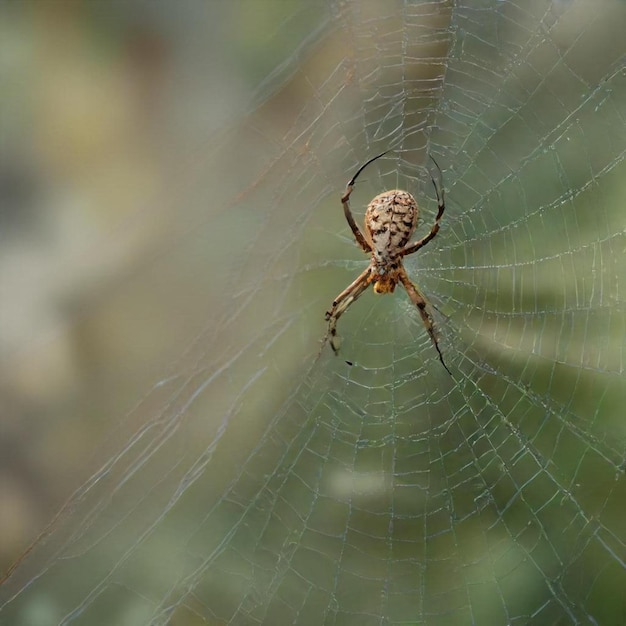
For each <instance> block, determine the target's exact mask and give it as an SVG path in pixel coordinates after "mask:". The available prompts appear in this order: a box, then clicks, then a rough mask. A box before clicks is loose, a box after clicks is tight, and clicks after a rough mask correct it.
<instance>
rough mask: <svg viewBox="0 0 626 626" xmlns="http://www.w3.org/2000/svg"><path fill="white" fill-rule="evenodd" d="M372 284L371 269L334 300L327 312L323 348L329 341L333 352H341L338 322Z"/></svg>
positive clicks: (364, 272)
mask: <svg viewBox="0 0 626 626" xmlns="http://www.w3.org/2000/svg"><path fill="white" fill-rule="evenodd" d="M370 282H371V274H370V268H369V267H368V268H367V269H366V270H364V271H363V272H362V273H361V274H360V275H359V277H358V278H357V279H356V280H355V281H354V282H353V283H352V284H350V285H349V286H348V287H347V288H346V289H344V290H343V291H342V292H341V293H340V294H339V295H338V296H337V297H336V298H335V299H334V300H333V305H332V307H331V309H330V311H326V321H327V322H328V330H327V331H326V335H325V336H324V339H323V340H322V347H321V348H320V352H321V351H322V349H323V348H324V345H325V344H326V342H327V341H328V342H329V343H330V347H331V348H332V349H333V352H334V353H335V354H337V353H338V352H339V337H338V336H337V321H338V320H339V318H340V317H341V316H342V315H343V313H345V311H346V310H347V309H348V307H349V306H350V305H351V304H352V303H353V302H354V301H355V300H356V299H357V298H358V297H359V296H360V295H361V294H362V293H363V292H364V291H365V290H366V289H367V288H368V287H369V284H370Z"/></svg>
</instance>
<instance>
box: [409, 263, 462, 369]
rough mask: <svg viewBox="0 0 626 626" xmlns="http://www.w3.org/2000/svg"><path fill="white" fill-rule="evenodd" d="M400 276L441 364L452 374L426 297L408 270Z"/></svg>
mask: <svg viewBox="0 0 626 626" xmlns="http://www.w3.org/2000/svg"><path fill="white" fill-rule="evenodd" d="M398 276H399V278H400V281H401V282H402V284H403V285H404V288H405V289H406V292H407V293H408V294H409V298H410V299H411V302H412V303H413V304H414V305H415V306H416V307H417V310H418V311H419V314H420V315H421V317H422V322H424V326H426V330H427V331H428V334H429V336H430V339H431V341H432V342H433V345H434V346H435V349H436V350H437V354H439V360H440V361H441V364H442V365H443V366H444V367H445V368H446V372H448V374H450V376H452V372H451V371H450V370H449V369H448V366H447V365H446V364H445V362H444V360H443V354H442V353H441V349H440V348H439V342H438V341H437V335H436V333H435V322H434V320H433V317H432V315H431V314H430V312H429V311H428V308H427V303H426V299H425V298H424V296H423V295H422V294H421V293H420V290H419V289H418V288H417V287H416V286H415V285H414V284H413V283H412V282H411V279H410V278H409V277H408V276H407V273H406V270H404V268H402V270H401V271H400V273H399V275H398Z"/></svg>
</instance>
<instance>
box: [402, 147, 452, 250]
mask: <svg viewBox="0 0 626 626" xmlns="http://www.w3.org/2000/svg"><path fill="white" fill-rule="evenodd" d="M430 158H431V159H433V157H432V156H431V157H430ZM433 162H434V163H435V165H436V166H437V169H438V170H439V176H440V178H441V182H442V186H441V194H439V187H437V183H436V182H435V179H434V178H433V177H432V174H431V177H430V180H431V181H432V183H433V187H434V188H435V194H436V195H437V207H438V209H439V210H438V211H437V217H436V218H435V223H434V224H433V227H432V228H431V229H430V232H429V233H428V235H426V236H425V237H422V238H421V239H420V240H419V241H416V242H414V243H412V244H410V245H408V246H406V247H405V248H404V250H403V251H402V256H406V255H407V254H413V253H414V252H417V251H418V250H419V249H420V248H423V247H424V246H425V245H426V244H427V243H428V242H429V241H430V240H431V239H434V238H435V236H436V235H437V233H438V232H439V222H440V221H441V218H442V216H443V212H444V211H445V210H446V202H445V198H444V190H443V174H442V173H441V168H440V167H439V165H438V163H437V161H435V159H433Z"/></svg>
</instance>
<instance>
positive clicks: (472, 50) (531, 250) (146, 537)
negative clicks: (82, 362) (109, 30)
mask: <svg viewBox="0 0 626 626" xmlns="http://www.w3.org/2000/svg"><path fill="white" fill-rule="evenodd" d="M182 6H185V5H182ZM270 6H273V5H272V4H271V3H268V4H267V7H268V10H269V8H270ZM284 7H288V8H283V11H285V12H286V14H285V15H283V17H284V19H283V20H279V21H277V22H274V23H272V24H271V28H268V32H269V35H267V36H268V39H269V40H271V41H273V42H276V41H280V42H283V41H284V44H281V45H284V47H283V48H282V56H281V57H280V58H279V59H274V60H273V62H272V63H273V66H272V67H271V68H268V69H267V70H265V76H266V78H265V80H264V81H263V82H262V84H261V85H260V86H259V87H258V88H257V90H256V91H255V94H254V97H252V98H250V97H249V98H248V99H247V102H248V103H249V109H248V110H247V111H243V110H237V111H235V112H230V113H229V115H230V122H229V125H228V128H227V129H226V130H222V131H219V132H216V133H213V134H212V135H211V141H210V143H208V144H207V146H208V147H203V150H206V153H205V154H203V155H202V156H201V157H198V158H197V159H195V161H194V167H193V171H192V172H191V173H189V172H184V175H185V178H184V179H183V172H182V170H184V169H185V168H178V169H176V170H174V171H175V173H176V176H180V177H181V180H180V181H176V202H175V203H173V202H172V203H170V204H167V203H164V205H165V206H164V208H162V212H163V214H164V215H165V217H164V218H163V219H164V220H169V221H168V224H169V225H170V230H169V231H168V232H167V235H166V236H164V237H163V239H162V241H161V244H160V246H159V247H158V249H157V251H156V254H152V255H151V256H150V258H149V262H146V263H145V264H143V265H142V266H141V267H140V268H139V269H135V270H134V272H133V273H132V274H129V276H128V277H127V282H128V284H127V285H125V287H124V289H125V290H128V291H129V292H132V290H133V289H135V288H136V286H137V285H140V284H141V285H145V284H146V283H147V282H150V281H151V280H155V281H156V280H157V279H156V278H155V276H158V277H159V280H158V281H157V282H158V287H157V286H155V287H154V288H153V293H154V301H156V303H157V304H156V306H155V308H157V309H159V308H167V306H168V304H167V303H168V302H170V301H171V300H174V299H176V300H178V301H179V302H181V303H185V302H188V301H191V300H189V297H190V296H189V294H191V293H192V292H193V293H195V292H197V291H200V292H202V293H203V294H206V296H205V297H206V300H204V301H203V303H204V307H202V305H200V304H198V302H197V301H194V307H198V308H199V311H198V313H197V315H198V317H201V318H202V321H201V322H200V321H198V320H197V319H195V318H194V321H187V317H185V316H186V315H187V314H186V313H181V311H180V310H178V315H179V317H178V318H177V317H176V316H173V317H172V319H171V320H170V321H169V323H170V324H172V325H176V326H178V325H182V326H185V325H187V328H184V329H183V330H180V329H178V330H177V331H176V334H177V338H178V339H179V341H178V342H177V351H176V352H175V353H173V356H172V360H171V362H170V363H169V365H168V367H167V368H165V367H163V368H162V369H161V370H160V371H159V372H158V373H157V374H156V375H155V376H154V377H153V381H157V382H155V383H153V384H146V383H145V381H144V380H143V379H142V384H141V385H140V384H139V383H137V386H136V388H134V389H133V390H132V392H129V396H130V397H133V398H134V399H135V401H136V405H135V407H134V408H133V409H132V410H130V411H128V413H127V414H124V413H123V412H122V410H121V409H120V410H119V411H120V412H119V413H117V414H113V415H110V416H109V417H108V420H109V421H108V424H109V426H108V427H107V429H105V432H107V434H106V435H103V436H102V438H101V441H96V442H91V444H85V445H89V446H90V447H94V444H95V447H97V448H99V449H100V450H99V452H97V453H96V455H95V458H94V464H95V462H96V460H98V462H100V461H101V465H100V466H99V469H97V471H95V472H94V473H93V475H92V476H91V478H90V479H88V480H86V481H85V482H84V484H83V485H82V486H81V487H80V488H78V489H77V491H76V492H75V493H74V494H73V496H72V497H71V498H70V500H69V502H68V504H67V505H66V506H65V508H63V509H62V511H61V515H60V516H59V518H58V519H57V520H55V522H54V524H52V525H51V526H50V527H49V528H48V529H47V530H46V531H45V532H44V533H43V535H42V536H41V538H40V540H39V541H37V542H36V543H35V544H34V546H33V548H32V550H31V551H30V552H29V553H28V554H26V555H25V556H24V558H23V559H22V560H21V562H20V563H19V565H18V566H17V568H16V569H15V570H13V571H12V572H11V575H10V576H9V577H8V579H7V580H5V582H4V584H3V587H2V589H1V590H0V593H1V599H2V603H1V609H0V621H1V622H2V623H3V624H13V625H20V624H31V625H32V624H89V625H92V626H93V625H98V624H133V625H134V624H176V625H187V624H292V623H293V624H342V625H346V624H347V625H349V624H359V625H368V624H418V623H424V624H527V623H533V624H617V623H622V622H623V621H624V620H625V619H626V604H625V603H624V594H623V589H625V588H626V564H625V561H626V526H625V521H624V520H625V519H626V516H625V515H624V502H626V489H625V485H626V480H625V477H624V469H625V461H626V448H625V442H626V427H625V424H626V422H625V421H624V414H623V407H624V401H626V393H625V385H624V363H625V344H624V336H625V334H626V323H625V320H626V316H625V310H626V309H625V305H626V302H625V299H624V295H623V293H621V292H620V288H621V289H622V291H623V286H624V280H625V274H624V272H625V267H626V266H625V264H624V249H625V246H626V240H625V237H624V235H625V233H626V229H625V226H624V210H623V201H624V182H623V181H624V180H625V179H626V178H625V177H626V169H625V167H624V153H625V150H626V120H625V119H624V112H625V111H626V81H625V80H624V79H625V72H624V40H623V32H624V27H626V8H624V5H623V4H622V3H620V2H612V1H608V0H607V1H602V2H596V3H588V2H576V1H573V2H567V1H564V0H563V1H556V0H555V1H552V2H550V1H547V0H534V1H531V2H511V1H507V0H505V1H495V0H483V1H472V2H467V3H463V2H449V1H443V2H420V1H415V2H411V1H408V0H406V1H405V2H400V1H393V2H392V1H389V2H386V1H380V2H358V3H357V2H354V3H352V2H332V3H329V4H328V5H326V4H324V5H322V4H317V3H316V4H313V3H303V4H298V3H294V4H293V5H286V4H284ZM195 28H196V29H197V30H196V31H194V33H195V35H197V37H200V36H201V35H200V34H199V33H200V32H201V31H202V26H200V25H196V26H195ZM292 31H295V33H296V34H297V35H298V36H297V37H296V36H295V35H292V36H291V38H290V37H287V35H286V34H287V33H292ZM305 33H311V34H310V35H308V36H304V34H305ZM227 117H228V116H227ZM385 149H392V152H391V153H390V154H389V155H387V156H386V157H385V158H383V159H380V160H379V161H377V162H376V163H374V164H372V165H371V166H369V168H368V169H367V170H366V171H365V172H364V173H363V174H362V178H361V179H359V181H358V183H357V186H356V188H355V191H354V193H353V195H352V198H351V202H352V206H353V210H354V211H355V213H356V214H358V215H359V216H360V215H362V211H363V207H364V206H365V205H366V203H367V202H368V201H369V199H370V198H371V197H372V196H373V195H375V194H377V193H379V192H380V191H383V190H385V189H389V188H401V189H402V188H404V189H408V190H409V191H411V192H412V193H413V194H414V195H415V196H416V197H417V198H418V201H419V203H420V207H421V221H420V226H419V228H418V234H417V235H416V236H423V234H425V233H426V232H427V230H428V228H429V227H430V225H431V224H432V222H433V220H434V216H435V214H436V200H435V198H434V197H433V190H432V186H431V182H430V178H429V172H428V169H427V167H428V165H427V164H428V160H427V156H428V155H433V156H434V157H435V158H436V159H437V161H438V163H439V164H440V166H441V168H442V171H443V184H444V187H445V189H446V212H445V214H444V217H443V220H442V227H441V231H440V232H439V234H438V236H437V237H436V238H435V239H434V240H433V241H432V242H431V243H429V244H428V245H427V246H426V247H425V248H423V249H422V250H421V251H420V252H418V253H417V254H416V255H414V256H411V257H408V258H407V262H406V266H407V270H408V272H409V274H410V275H411V277H412V278H413V279H414V280H415V281H416V282H417V284H418V285H419V286H420V288H421V289H422V291H423V292H424V294H425V295H426V296H427V297H428V298H429V299H430V301H431V303H432V304H433V305H434V306H435V307H436V310H435V320H436V323H437V328H438V333H439V337H440V345H441V348H442V351H443V353H444V357H445V359H446V363H447V364H448V366H449V367H450V369H451V371H452V373H453V376H452V377H450V376H448V375H447V373H446V372H445V370H444V369H443V368H442V366H441V363H440V362H439V361H438V358H437V354H436V352H435V350H434V348H433V346H432V344H431V343H430V340H429V338H428V336H427V334H426V332H425V329H424V327H423V325H422V324H421V322H420V320H419V316H418V315H417V312H416V311H415V310H414V309H413V308H412V306H411V303H410V301H409V300H408V298H407V297H406V294H404V293H403V292H402V291H401V290H398V291H396V293H395V294H394V295H393V296H386V297H384V298H383V297H380V296H375V295H374V294H373V293H371V290H370V292H368V293H366V294H364V295H363V296H362V297H361V298H360V299H359V301H358V302H356V303H355V304H353V306H351V307H350V309H349V311H348V312H347V313H346V314H345V315H344V316H343V317H342V318H341V320H340V322H339V327H338V328H339V334H340V336H341V338H342V346H341V352H340V358H336V357H334V356H333V354H332V351H331V350H330V349H329V348H328V346H326V348H325V350H324V351H322V353H321V355H320V357H319V359H316V355H317V352H318V350H319V339H320V338H321V337H322V335H323V333H324V330H325V327H324V323H323V314H324V312H325V311H326V310H327V309H328V308H329V305H330V302H331V301H332V299H333V297H334V296H335V295H336V294H337V293H339V291H341V290H342V289H343V288H345V286H346V285H348V284H349V283H350V282H351V281H352V280H353V279H354V278H355V277H356V275H357V274H358V272H360V271H361V270H362V269H363V268H364V267H365V265H366V263H367V259H366V258H365V257H364V256H363V254H362V253H361V252H360V251H359V250H358V248H357V247H356V246H355V245H354V242H353V239H352V237H351V233H350V232H349V229H348V228H347V225H346V224H345V220H344V218H343V215H342V211H341V206H340V203H339V197H340V194H341V192H342V191H343V188H344V186H345V182H346V181H347V180H348V179H349V177H350V176H351V175H352V174H353V173H354V172H355V171H356V168H357V167H358V165H359V164H361V163H363V162H364V161H366V160H367V159H368V158H370V157H371V156H373V155H375V154H378V153H379V152H382V151H384V150H385ZM189 181H191V182H189ZM140 217H142V218H143V217H146V212H142V213H141V215H140ZM359 219H360V218H359ZM111 240H112V241H113V235H112V239H111ZM187 255H188V256H187ZM181 259H184V260H182V261H181ZM196 276H197V281H193V284H192V281H191V280H190V277H194V279H195V277H196ZM180 282H182V283H183V284H182V286H181V284H180ZM153 306H154V305H153ZM181 318H182V319H183V320H184V321H183V322H182V324H179V322H178V320H180V319H181ZM131 343H132V340H131ZM138 345H139V344H137V346H138ZM181 345H182V347H181ZM129 350H130V349H129ZM108 392H109V393H110V394H115V393H116V391H115V389H114V388H113V389H109V391H108ZM127 393H128V392H127ZM83 410H84V407H83ZM83 419H86V420H87V419H89V411H85V410H84V412H83ZM94 467H95V465H94ZM92 469H93V467H92ZM86 475H88V474H86Z"/></svg>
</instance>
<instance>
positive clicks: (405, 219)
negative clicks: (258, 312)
mask: <svg viewBox="0 0 626 626" xmlns="http://www.w3.org/2000/svg"><path fill="white" fill-rule="evenodd" d="M384 154H387V153H386V152H383V153H382V154H379V155H378V156H375V157H374V158H373V159H370V160H369V161H368V162H367V163H365V165H362V166H361V167H360V168H359V169H358V170H357V173H356V174H355V175H354V176H353V177H352V179H351V180H350V182H349V183H348V186H347V187H346V191H345V193H344V195H343V196H342V198H341V203H342V204H343V211H344V214H345V216H346V220H347V221H348V224H349V225H350V228H351V229H352V232H353V233H354V237H355V238H356V241H357V243H358V244H359V246H360V247H361V248H362V249H363V251H364V252H366V253H368V254H370V255H371V260H370V264H369V266H368V267H367V269H365V270H364V271H363V273H362V274H361V275H360V276H359V277H358V278H357V279H356V280H355V281H354V282H353V283H352V284H351V285H349V286H348V287H347V288H346V289H345V290H344V291H342V292H341V293H340V294H339V295H338V296H337V297H336V298H335V300H334V301H333V306H332V308H331V309H330V311H327V312H326V320H327V321H328V332H327V334H326V338H329V337H330V346H331V348H332V349H333V351H334V352H335V354H337V352H338V351H339V338H338V337H337V320H338V319H339V318H340V317H341V315H342V314H343V313H344V312H345V311H346V309H347V308H348V307H349V306H350V305H351V304H352V303H353V302H354V301H355V300H356V299H357V298H358V297H359V296H360V295H361V294H362V293H363V292H364V291H365V290H366V289H367V288H368V287H369V285H370V284H372V283H373V285H374V291H375V292H376V293H393V291H394V289H395V288H396V285H397V284H398V283H402V286H403V287H404V288H405V289H406V291H407V293H408V294H409V298H410V299H411V302H413V304H414V305H415V306H416V307H417V310H418V311H419V314H420V316H421V317H422V321H423V322H424V326H426V330H427V331H428V334H429V336H430V338H431V340H432V342H433V344H434V346H435V348H436V350H437V353H438V354H439V360H440V361H441V363H442V365H443V366H444V367H445V368H446V371H447V372H448V373H449V374H450V370H449V369H448V367H447V366H446V364H445V362H444V360H443V355H442V354H441V350H440V349H439V343H438V341H437V336H436V334H435V325H434V321H433V318H432V315H431V313H430V311H429V310H428V306H427V303H426V299H425V298H424V296H423V295H422V294H421V292H420V291H419V289H418V288H417V287H416V286H415V285H414V284H413V283H412V282H411V280H410V279H409V277H408V275H407V273H406V270H405V269H404V266H403V265H402V258H403V257H405V256H407V255H408V254H413V252H417V251H418V250H419V249H420V248H422V247H423V246H425V245H426V244H427V243H428V242H429V241H430V240H431V239H433V238H434V237H435V235H436V234H437V232H438V231H439V221H440V220H441V217H442V215H443V212H444V210H445V208H446V207H445V202H444V194H443V188H442V189H441V194H440V193H439V188H438V187H437V185H436V183H435V181H434V179H432V181H433V186H434V187H435V193H436V194H437V205H438V211H437V217H436V218H435V224H434V225H433V227H432V228H431V230H430V232H429V233H428V234H427V235H426V236H425V237H422V239H420V240H419V241H415V242H413V243H409V241H410V239H411V237H412V235H413V233H414V232H415V228H416V226H417V218H418V215H419V211H418V208H417V202H415V198H414V197H413V196H412V195H411V194H410V193H409V192H408V191H402V190H400V189H394V190H392V191H385V192H384V193H381V194H379V195H377V196H376V197H375V198H374V199H373V200H372V201H371V202H370V203H369V205H368V207H367V210H366V211H365V235H363V233H361V231H360V230H359V227H358V226H357V224H356V222H355V221H354V217H353V216H352V212H351V211H350V204H349V200H350V194H351V193H352V190H353V189H354V183H355V181H356V179H357V177H358V175H359V174H360V173H361V172H362V171H363V170H364V169H365V168H366V167H367V166H368V165H369V164H370V163H371V162H372V161H375V160H376V159H379V158H380V157H381V156H383V155H384ZM431 158H432V157H431ZM433 161H434V163H435V165H437V162H436V161H435V159H433ZM437 169H439V166H438V165H437ZM439 172H440V173H441V170H439Z"/></svg>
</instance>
